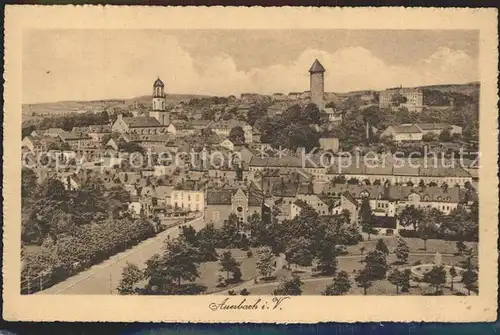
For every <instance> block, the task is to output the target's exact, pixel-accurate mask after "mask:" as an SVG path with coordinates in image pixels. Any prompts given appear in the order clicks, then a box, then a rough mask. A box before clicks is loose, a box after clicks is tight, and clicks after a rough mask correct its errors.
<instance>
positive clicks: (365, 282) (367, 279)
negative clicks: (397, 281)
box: [354, 268, 372, 295]
mask: <svg viewBox="0 0 500 335" xmlns="http://www.w3.org/2000/svg"><path fill="white" fill-rule="evenodd" d="M354 280H355V281H356V284H357V285H358V287H362V288H363V294H364V295H366V291H367V290H368V289H369V288H370V287H372V277H371V275H370V274H369V272H368V270H367V269H366V268H364V269H363V270H361V271H359V273H358V274H357V275H356V277H355V278H354Z"/></svg>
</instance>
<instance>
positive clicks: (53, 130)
mask: <svg viewBox="0 0 500 335" xmlns="http://www.w3.org/2000/svg"><path fill="white" fill-rule="evenodd" d="M44 133H45V134H49V133H50V134H60V133H65V131H64V130H63V129H61V128H49V129H47V130H45V132H44Z"/></svg>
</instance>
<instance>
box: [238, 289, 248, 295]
mask: <svg viewBox="0 0 500 335" xmlns="http://www.w3.org/2000/svg"><path fill="white" fill-rule="evenodd" d="M240 295H250V292H249V291H248V290H247V289H246V288H244V289H243V290H241V291H240Z"/></svg>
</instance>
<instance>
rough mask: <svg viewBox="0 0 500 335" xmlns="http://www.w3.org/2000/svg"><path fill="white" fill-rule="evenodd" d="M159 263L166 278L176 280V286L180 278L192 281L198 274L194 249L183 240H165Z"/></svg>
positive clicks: (179, 283)
mask: <svg viewBox="0 0 500 335" xmlns="http://www.w3.org/2000/svg"><path fill="white" fill-rule="evenodd" d="M161 265H162V269H161V270H162V271H164V274H165V276H166V278H167V279H171V280H174V281H176V282H177V286H178V287H180V286H181V281H182V280H186V281H194V280H195V279H196V278H198V277H199V276H200V273H199V271H198V266H199V259H198V255H197V253H196V250H194V248H193V247H192V246H190V245H189V244H187V243H186V242H185V241H183V240H170V241H167V242H166V244H165V250H164V254H163V257H162V259H161Z"/></svg>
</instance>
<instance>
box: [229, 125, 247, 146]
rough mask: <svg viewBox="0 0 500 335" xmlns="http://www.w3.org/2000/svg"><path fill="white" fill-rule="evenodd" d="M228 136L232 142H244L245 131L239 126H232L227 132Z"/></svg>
mask: <svg viewBox="0 0 500 335" xmlns="http://www.w3.org/2000/svg"><path fill="white" fill-rule="evenodd" d="M228 138H229V139H230V140H231V142H233V143H245V132H244V131H243V128H241V127H240V126H236V127H233V128H232V129H231V131H230V132H229V136H228Z"/></svg>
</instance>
